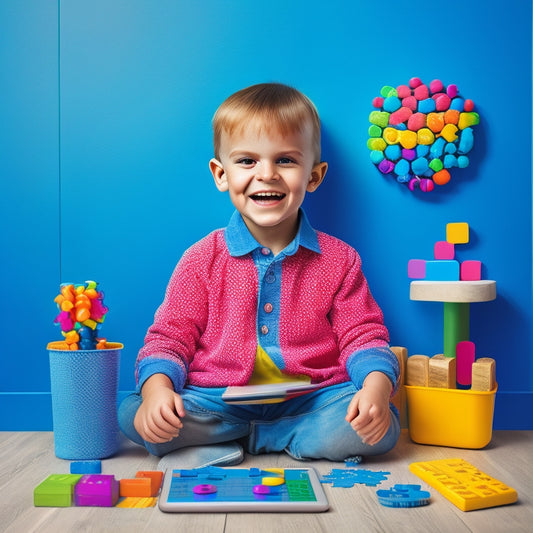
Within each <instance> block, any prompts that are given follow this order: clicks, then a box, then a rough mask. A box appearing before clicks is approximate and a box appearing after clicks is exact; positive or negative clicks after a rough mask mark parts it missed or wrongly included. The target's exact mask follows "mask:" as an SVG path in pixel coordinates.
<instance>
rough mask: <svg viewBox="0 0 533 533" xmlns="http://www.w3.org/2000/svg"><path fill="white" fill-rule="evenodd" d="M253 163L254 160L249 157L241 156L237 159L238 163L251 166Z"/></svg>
mask: <svg viewBox="0 0 533 533" xmlns="http://www.w3.org/2000/svg"><path fill="white" fill-rule="evenodd" d="M254 163H255V161H254V160H253V159H252V158H251V157H241V159H238V160H237V164H238V165H245V166H251V165H253V164H254Z"/></svg>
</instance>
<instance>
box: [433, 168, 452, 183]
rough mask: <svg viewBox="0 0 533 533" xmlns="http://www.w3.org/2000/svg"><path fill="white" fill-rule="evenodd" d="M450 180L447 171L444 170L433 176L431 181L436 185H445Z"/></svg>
mask: <svg viewBox="0 0 533 533" xmlns="http://www.w3.org/2000/svg"><path fill="white" fill-rule="evenodd" d="M450 179H451V175H450V173H449V172H448V170H446V169H445V168H443V169H442V170H439V171H438V172H435V174H433V181H434V182H435V183H436V184H437V185H446V184H447V183H448V182H449V181H450Z"/></svg>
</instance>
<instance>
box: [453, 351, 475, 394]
mask: <svg viewBox="0 0 533 533" xmlns="http://www.w3.org/2000/svg"><path fill="white" fill-rule="evenodd" d="M455 354H456V362H457V383H459V384H460V385H472V365H473V364H474V361H475V359H476V345H475V344H474V343H473V342H471V341H461V342H458V343H457V346H456V348H455Z"/></svg>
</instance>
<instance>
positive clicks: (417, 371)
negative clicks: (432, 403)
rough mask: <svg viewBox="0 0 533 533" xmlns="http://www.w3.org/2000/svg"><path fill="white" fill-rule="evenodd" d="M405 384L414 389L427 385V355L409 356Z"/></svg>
mask: <svg viewBox="0 0 533 533" xmlns="http://www.w3.org/2000/svg"><path fill="white" fill-rule="evenodd" d="M406 384H407V385H414V386H416V387H427V386H428V385H429V357H428V356H427V355H411V357H409V358H408V359H407V377H406Z"/></svg>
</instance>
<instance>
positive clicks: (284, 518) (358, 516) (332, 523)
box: [0, 431, 533, 533]
mask: <svg viewBox="0 0 533 533" xmlns="http://www.w3.org/2000/svg"><path fill="white" fill-rule="evenodd" d="M454 457H457V458H461V459H464V460H466V461H469V462H470V463H472V464H473V465H475V466H476V467H477V468H478V469H480V470H482V471H483V472H485V473H487V474H489V475H491V476H492V477H495V478H497V479H499V480H500V481H503V482H504V483H506V484H507V485H509V486H511V487H513V488H514V489H516V490H517V492H518V502H517V503H515V504H513V505H507V506H502V507H494V508H490V509H484V510H478V511H470V512H463V511H460V510H459V509H458V508H456V507H455V506H454V505H453V504H451V503H450V502H449V501H448V500H446V499H445V498H444V497H443V496H442V495H441V494H440V493H439V492H437V491H436V490H434V489H432V488H430V487H428V486H427V485H426V484H425V483H424V482H423V481H421V480H419V479H418V478H417V477H416V476H414V475H413V474H411V473H410V472H409V469H408V466H409V464H410V463H411V462H415V461H429V460H433V459H446V458H454ZM532 463H533V431H505V432H501V431H500V432H498V431H496V432H494V434H493V439H492V442H491V444H489V446H488V447H487V448H485V449H484V450H460V449H454V448H442V447H437V446H423V445H418V444H414V443H412V442H411V441H410V439H409V436H408V435H407V434H406V433H404V434H403V435H402V437H401V439H400V442H399V443H398V445H397V446H396V448H395V449H394V450H393V451H392V452H391V453H390V454H388V455H386V456H382V457H381V458H377V459H368V460H365V462H364V463H363V464H362V465H361V468H366V469H369V470H376V471H380V470H383V471H388V472H390V476H389V477H388V480H387V481H384V482H382V483H381V485H380V486H378V487H377V488H376V487H367V486H364V485H355V486H354V487H353V488H348V489H347V488H333V487H331V485H324V488H325V492H326V495H327V497H328V500H329V502H330V510H329V511H327V512H325V513H317V514H290V513H287V514H245V513H239V514H237V513H236V514H168V513H162V512H161V511H160V510H159V509H158V508H157V507H153V508H149V509H119V508H98V507H90V508H89V507H84V508H79V507H78V508H76V507H70V508H43V507H34V506H33V489H34V487H35V486H36V485H38V484H39V483H40V482H41V481H43V479H45V478H46V477H47V476H48V475H49V474H56V473H67V472H68V471H69V466H70V464H69V462H68V461H63V460H61V459H57V458H56V457H55V455H54V452H53V434H52V433H48V432H31V433H30V432H5V433H0V494H1V497H0V531H1V532H6V533H7V532H13V533H30V532H39V533H47V532H53V533H62V532H65V531H66V532H70V531H72V532H74V531H76V532H77V531H89V532H113V533H120V532H123V531H124V532H127V533H136V532H143V531H146V532H150V533H154V532H158V531H180V532H184V533H188V532H194V533H202V532H208V533H219V532H226V533H234V532H242V533H250V532H254V533H262V532H280V533H291V532H298V533H314V532H334V533H343V532H354V531H357V532H365V533H366V532H374V531H376V532H381V531H385V532H388V531H391V532H394V533H400V532H403V531H409V532H423V533H428V532H430V533H438V532H453V533H460V532H462V531H468V532H474V533H498V532H506V533H515V532H522V531H524V532H526V531H528V532H530V531H533V464H532ZM157 464H158V458H156V457H153V456H150V455H148V453H147V452H146V451H144V450H143V449H142V448H140V447H137V446H133V445H128V444H126V443H124V445H123V447H122V449H121V450H120V452H119V453H118V454H117V455H116V456H115V457H113V458H111V459H106V460H105V461H103V465H102V469H103V473H107V474H114V475H115V477H116V478H117V479H120V478H130V477H133V476H134V475H135V473H136V472H137V471H138V470H151V469H152V470H153V469H156V467H157ZM309 465H311V466H314V467H315V468H316V470H318V472H319V473H320V474H327V473H329V472H330V470H331V469H332V468H343V467H344V464H341V463H330V462H327V461H318V462H313V463H306V466H309ZM176 466H177V467H179V465H176ZM242 466H246V467H252V466H258V467H269V466H270V467H274V466H279V467H290V466H302V463H298V462H297V461H294V460H292V459H291V458H289V457H288V456H287V455H284V454H275V455H263V456H258V457H251V456H247V458H246V459H245V462H244V463H243V465H242ZM396 483H420V484H421V485H422V487H423V488H424V489H426V490H429V491H430V492H431V501H430V504H429V505H427V506H425V507H418V508H388V507H383V506H382V505H381V504H380V503H379V502H378V500H377V497H376V490H377V489H378V488H388V487H392V486H393V485H395V484H396Z"/></svg>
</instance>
